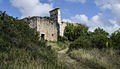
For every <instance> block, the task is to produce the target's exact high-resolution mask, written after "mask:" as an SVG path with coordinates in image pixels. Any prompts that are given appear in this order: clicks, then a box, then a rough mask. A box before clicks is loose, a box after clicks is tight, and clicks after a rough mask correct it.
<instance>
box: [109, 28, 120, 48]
mask: <svg viewBox="0 0 120 69" xmlns="http://www.w3.org/2000/svg"><path fill="white" fill-rule="evenodd" d="M110 41H111V47H113V48H114V49H118V50H120V29H118V30H117V31H115V32H114V33H112V35H111V37H110Z"/></svg>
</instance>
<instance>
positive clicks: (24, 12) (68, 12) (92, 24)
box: [0, 0, 120, 33]
mask: <svg viewBox="0 0 120 69" xmlns="http://www.w3.org/2000/svg"><path fill="white" fill-rule="evenodd" d="M54 8H61V15H62V21H65V22H72V23H81V24H84V25H87V26H89V29H90V31H93V30H94V29H95V28H97V27H101V28H103V29H104V30H106V31H107V32H109V33H112V32H114V31H115V30H117V29H118V28H120V0H0V10H2V11H6V12H7V14H9V15H10V16H14V17H19V18H23V17H28V16H49V11H50V10H52V9H54Z"/></svg>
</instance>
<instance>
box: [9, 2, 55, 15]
mask: <svg viewBox="0 0 120 69" xmlns="http://www.w3.org/2000/svg"><path fill="white" fill-rule="evenodd" d="M10 2H11V3H12V5H13V6H14V7H16V8H18V9H19V10H20V12H21V14H22V17H27V16H45V15H48V14H49V11H50V10H51V9H53V6H52V4H48V3H41V2H40V1H39V0H10Z"/></svg>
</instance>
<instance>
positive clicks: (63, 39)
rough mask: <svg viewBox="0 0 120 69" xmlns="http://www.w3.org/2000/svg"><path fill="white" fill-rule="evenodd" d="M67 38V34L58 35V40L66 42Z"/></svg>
mask: <svg viewBox="0 0 120 69" xmlns="http://www.w3.org/2000/svg"><path fill="white" fill-rule="evenodd" d="M67 40H68V38H67V37H65V36H58V41H61V42H65V41H67Z"/></svg>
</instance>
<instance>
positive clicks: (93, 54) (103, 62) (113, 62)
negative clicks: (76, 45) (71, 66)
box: [69, 48, 120, 69]
mask: <svg viewBox="0 0 120 69" xmlns="http://www.w3.org/2000/svg"><path fill="white" fill-rule="evenodd" d="M69 56H70V57H71V58H73V59H75V60H76V61H77V62H78V63H80V64H82V65H85V66H86V67H88V68H89V69H119V68H120V58H119V57H120V55H118V54H117V53H116V50H113V49H102V50H100V49H96V48H94V49H82V48H81V49H79V50H73V51H71V52H69ZM79 67H80V66H79ZM83 69H86V68H83Z"/></svg>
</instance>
